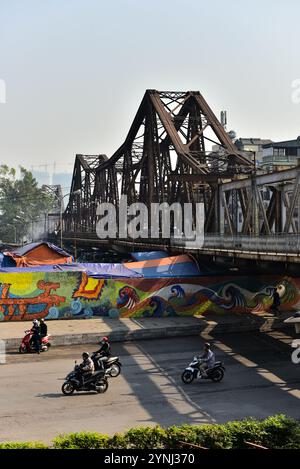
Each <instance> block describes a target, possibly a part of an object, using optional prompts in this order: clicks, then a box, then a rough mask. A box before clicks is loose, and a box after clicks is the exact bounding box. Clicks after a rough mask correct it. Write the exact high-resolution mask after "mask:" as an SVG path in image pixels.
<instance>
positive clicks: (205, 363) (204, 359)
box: [199, 342, 216, 378]
mask: <svg viewBox="0 0 300 469" xmlns="http://www.w3.org/2000/svg"><path fill="white" fill-rule="evenodd" d="M199 358H200V360H201V365H200V366H199V369H200V371H201V375H202V377H203V378H206V377H207V373H206V370H208V369H209V368H212V367H213V366H214V364H215V361H216V359H215V354H214V352H213V351H212V350H211V345H210V343H209V342H206V343H205V344H204V349H203V353H202V354H201V355H200V356H199Z"/></svg>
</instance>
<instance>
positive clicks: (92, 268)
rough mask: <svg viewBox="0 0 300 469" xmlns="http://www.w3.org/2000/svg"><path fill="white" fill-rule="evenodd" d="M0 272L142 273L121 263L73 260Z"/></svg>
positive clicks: (101, 275)
mask: <svg viewBox="0 0 300 469" xmlns="http://www.w3.org/2000/svg"><path fill="white" fill-rule="evenodd" d="M0 272H1V273H2V272H3V273H4V272H6V273H12V272H23V273H24V272H86V273H87V275H88V276H89V277H93V278H113V277H114V278H117V277H128V278H142V277H143V275H142V274H140V273H138V272H135V271H134V270H131V269H128V268H127V267H125V266H124V265H123V264H89V263H83V264H80V263H75V262H74V263H72V264H55V265H41V266H37V267H6V268H3V267H2V268H0Z"/></svg>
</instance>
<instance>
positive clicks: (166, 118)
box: [64, 90, 252, 236]
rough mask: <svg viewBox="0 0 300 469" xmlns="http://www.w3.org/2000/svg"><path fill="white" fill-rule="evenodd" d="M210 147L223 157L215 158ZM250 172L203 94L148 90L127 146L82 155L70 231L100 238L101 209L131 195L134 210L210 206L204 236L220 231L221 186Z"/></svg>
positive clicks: (68, 223) (67, 224) (68, 218)
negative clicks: (135, 205)
mask: <svg viewBox="0 0 300 469" xmlns="http://www.w3.org/2000/svg"><path fill="white" fill-rule="evenodd" d="M212 143H215V144H218V145H219V146H220V147H221V148H222V150H223V151H222V152H212V151H211V149H209V148H208V146H209V145H211V144H212ZM251 169H252V163H251V161H250V160H249V159H248V158H246V157H245V156H243V155H242V154H241V153H239V152H238V151H237V149H236V147H235V146H234V144H233V142H232V141H231V139H230V138H229V136H228V135H227V133H226V131H225V130H224V128H223V127H222V125H221V124H220V122H219V121H218V119H217V118H216V116H215V115H214V113H213V112H212V110H211V109H210V107H209V105H208V104H207V102H206V101H205V99H204V98H203V96H202V95H201V94H200V93H199V92H198V91H187V92H172V91H156V90H147V91H146V93H145V95H144V97H143V99H142V102H141V104H140V107H139V109H138V111H137V114H136V116H135V118H134V120H133V122H132V125H131V127H130V129H129V132H128V134H127V137H126V139H125V141H124V143H123V144H122V145H121V146H120V147H119V149H118V150H117V151H116V152H115V153H114V154H113V155H112V156H111V157H110V158H107V157H106V156H105V155H94V156H91V155H76V160H75V166H74V173H73V180H72V185H71V195H70V199H69V203H68V206H67V208H66V211H65V214H64V222H65V231H68V232H72V231H74V230H76V231H77V232H82V233H84V232H86V233H88V232H89V233H91V232H95V228H96V206H97V204H98V203H99V202H112V203H113V204H114V205H115V206H116V207H117V206H118V204H119V201H120V196H121V195H122V194H126V195H127V200H128V204H130V203H133V202H143V203H146V204H147V206H148V207H150V204H151V203H153V202H156V203H162V202H167V203H169V204H172V203H173V202H179V203H181V204H183V203H185V202H192V203H193V204H195V203H196V202H198V201H199V202H200V201H201V202H204V204H205V212H206V231H207V232H218V230H219V221H218V216H217V212H218V209H217V204H218V200H219V196H218V193H219V190H218V185H219V183H220V182H222V181H225V180H226V181H228V180H231V179H232V178H233V177H234V176H235V175H237V174H243V173H245V174H247V173H249V171H251ZM79 190H80V194H78V191H79ZM74 192H76V194H74ZM95 236H96V235H95Z"/></svg>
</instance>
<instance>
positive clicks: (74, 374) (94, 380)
mask: <svg viewBox="0 0 300 469" xmlns="http://www.w3.org/2000/svg"><path fill="white" fill-rule="evenodd" d="M80 374H81V368H80V366H79V365H76V362H75V367H74V370H73V371H71V372H70V373H69V374H68V375H67V376H66V378H65V379H66V381H65V382H64V384H63V385H62V387H61V390H62V392H63V394H65V395H66V396H70V395H71V394H73V392H74V391H77V392H79V391H96V392H97V393H99V394H100V393H101V394H103V393H104V392H106V391H107V388H108V381H107V378H106V374H105V371H104V370H99V371H95V372H94V373H92V374H91V375H90V376H85V377H84V383H83V386H82V382H81V380H80Z"/></svg>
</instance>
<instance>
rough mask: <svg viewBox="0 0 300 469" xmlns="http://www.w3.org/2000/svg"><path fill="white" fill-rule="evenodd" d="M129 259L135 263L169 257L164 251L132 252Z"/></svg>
mask: <svg viewBox="0 0 300 469" xmlns="http://www.w3.org/2000/svg"><path fill="white" fill-rule="evenodd" d="M131 257H132V259H134V260H135V261H150V260H153V259H162V258H164V257H169V254H168V253H167V252H166V251H150V252H132V253H131Z"/></svg>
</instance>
